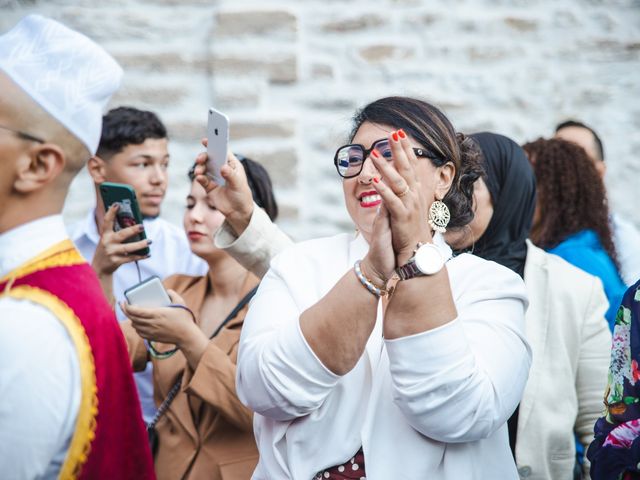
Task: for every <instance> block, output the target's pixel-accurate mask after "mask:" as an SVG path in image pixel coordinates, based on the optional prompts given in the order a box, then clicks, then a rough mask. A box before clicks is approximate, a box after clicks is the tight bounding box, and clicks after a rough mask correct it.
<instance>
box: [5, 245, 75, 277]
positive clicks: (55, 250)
mask: <svg viewBox="0 0 640 480" xmlns="http://www.w3.org/2000/svg"><path fill="white" fill-rule="evenodd" d="M81 263H86V260H85V259H84V258H83V257H82V255H80V252H78V250H77V249H76V247H75V245H74V244H73V242H72V241H71V240H69V239H67V240H63V241H61V242H59V243H56V244H55V245H53V246H52V247H50V248H48V249H46V250H45V251H44V252H42V253H41V254H39V255H38V256H36V257H34V258H32V259H31V260H27V261H26V262H25V263H23V264H22V265H20V266H19V267H18V268H16V269H15V270H12V271H11V272H9V273H8V274H7V275H5V276H4V277H2V278H0V283H4V282H11V284H12V283H13V281H14V280H15V279H18V278H22V277H26V276H27V275H29V274H31V273H35V272H38V271H40V270H45V269H47V268H53V267H69V266H72V265H79V264H81ZM7 288H8V289H9V285H8V286H7Z"/></svg>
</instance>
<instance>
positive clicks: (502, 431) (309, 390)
mask: <svg viewBox="0 0 640 480" xmlns="http://www.w3.org/2000/svg"><path fill="white" fill-rule="evenodd" d="M435 240H436V239H434V241H435ZM438 240H440V239H438ZM439 244H440V245H441V246H443V248H445V249H447V248H448V247H446V245H443V244H442V243H441V242H439ZM367 249H368V246H367V243H366V241H365V240H364V239H363V238H362V237H361V236H359V237H356V238H355V239H354V238H353V237H352V236H351V235H346V234H343V235H338V236H335V237H330V238H324V239H319V240H312V241H308V242H303V243H300V244H297V245H295V246H293V247H291V248H289V249H287V250H285V251H284V252H283V253H282V254H280V255H278V256H277V257H276V258H275V259H274V260H273V261H272V264H271V269H270V270H269V272H268V273H267V275H266V276H265V277H264V279H263V280H262V283H261V284H260V288H259V290H258V292H257V294H256V296H255V297H254V299H253V301H252V304H251V307H250V309H249V313H248V315H247V317H246V318H245V321H244V325H243V329H242V334H241V338H240V349H239V356H238V370H237V389H238V396H239V397H240V399H241V401H242V402H243V403H245V404H246V405H247V406H249V408H251V409H253V410H254V411H256V412H257V413H256V415H255V417H254V431H255V436H256V440H257V443H258V447H259V450H260V461H259V464H258V467H257V469H256V471H255V472H254V475H253V478H254V479H267V478H268V479H271V480H273V479H296V480H298V479H310V478H312V477H313V476H314V475H315V474H316V473H317V472H318V471H320V470H322V469H325V468H327V467H331V466H333V465H339V464H343V463H345V462H346V461H348V460H349V459H350V458H351V457H352V456H353V454H354V453H356V451H357V450H358V449H359V448H360V447H361V446H362V448H363V451H364V455H365V465H366V474H367V479H368V480H389V479H394V478H407V479H409V478H410V479H427V478H428V479H429V480H444V479H447V480H454V479H455V480H459V479H461V478H465V479H478V480H480V479H482V480H485V479H489V478H491V479H501V480H508V479H517V478H518V474H517V471H516V467H515V464H514V461H513V457H512V455H511V451H510V449H509V445H508V433H507V426H506V421H507V419H508V418H509V416H510V415H511V413H512V412H513V411H514V409H515V407H516V405H517V404H518V402H519V401H520V398H521V396H522V392H523V389H524V386H525V383H526V381H527V375H528V371H529V366H530V363H531V351H530V349H529V346H528V344H527V342H526V340H525V336H524V314H525V309H526V306H527V298H526V293H525V287H524V283H523V281H522V279H521V278H520V277H518V276H517V275H516V274H515V273H513V272H512V271H510V270H508V269H506V268H504V267H502V266H500V265H498V264H496V263H493V262H488V261H485V260H482V259H480V258H478V257H475V256H473V255H468V254H464V255H460V256H458V257H455V258H453V259H452V260H450V261H449V262H448V263H447V270H448V273H449V278H450V280H451V285H452V289H453V297H454V299H455V302H456V307H457V310H458V314H459V316H458V318H457V319H456V320H454V321H452V322H450V323H448V324H446V325H443V326H441V327H439V328H435V329H433V330H429V331H426V332H423V333H420V334H416V335H412V336H408V337H403V338H397V339H393V340H384V339H383V338H382V317H381V305H380V306H379V308H378V321H377V323H376V326H375V328H374V330H373V332H372V334H371V337H370V338H369V341H368V343H367V347H366V349H365V352H366V353H365V354H363V356H362V358H360V360H359V362H358V363H357V364H356V366H355V367H354V368H353V370H351V371H350V372H349V373H347V374H346V375H344V376H338V375H336V374H334V373H332V372H331V371H330V370H328V369H327V368H326V367H325V366H324V365H323V364H322V363H321V362H320V360H319V359H318V358H317V357H316V355H315V354H314V352H313V350H312V349H311V348H310V347H309V345H308V343H307V342H306V340H305V338H304V336H303V335H302V332H301V331H300V326H299V317H300V314H301V313H302V312H304V311H305V310H306V309H307V308H309V307H310V306H312V305H314V304H315V303H316V302H318V300H319V299H320V298H322V297H323V296H324V295H325V294H326V293H327V292H328V291H329V290H330V289H331V288H333V286H334V285H335V284H336V282H337V281H338V280H339V279H340V278H341V277H342V276H343V275H344V274H345V272H347V271H349V270H351V269H352V268H353V264H354V263H355V261H356V260H358V259H361V258H362V257H363V256H364V255H365V254H366V252H367ZM448 256H449V255H448V252H447V254H446V255H445V258H447V257H448ZM409 281H411V280H409ZM344 301H345V302H348V301H349V299H348V298H345V300H344Z"/></svg>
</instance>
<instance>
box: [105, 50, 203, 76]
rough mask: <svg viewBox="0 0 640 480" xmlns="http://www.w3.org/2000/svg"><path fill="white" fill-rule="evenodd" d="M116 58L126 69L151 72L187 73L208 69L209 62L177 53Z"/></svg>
mask: <svg viewBox="0 0 640 480" xmlns="http://www.w3.org/2000/svg"><path fill="white" fill-rule="evenodd" d="M113 55H114V57H115V58H116V60H117V61H118V63H120V65H121V66H122V67H123V68H124V69H125V70H127V69H134V70H142V71H149V72H162V73H164V72H185V71H199V72H204V71H206V69H207V61H206V60H205V59H204V58H203V57H200V56H198V55H195V54H194V55H193V56H188V55H184V54H182V53H177V52H158V53H118V52H115V53H114V54H113Z"/></svg>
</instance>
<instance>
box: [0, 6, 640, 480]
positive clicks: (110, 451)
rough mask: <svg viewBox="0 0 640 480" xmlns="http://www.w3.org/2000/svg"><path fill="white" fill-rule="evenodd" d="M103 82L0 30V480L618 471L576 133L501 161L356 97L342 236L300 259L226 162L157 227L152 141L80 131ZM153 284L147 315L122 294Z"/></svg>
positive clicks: (622, 290)
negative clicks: (163, 299)
mask: <svg viewBox="0 0 640 480" xmlns="http://www.w3.org/2000/svg"><path fill="white" fill-rule="evenodd" d="M121 75H122V70H121V69H120V67H119V66H118V64H117V63H116V62H115V61H114V60H113V59H112V58H111V57H110V56H109V55H108V54H107V53H106V52H105V51H104V50H103V49H102V48H101V47H100V46H98V45H97V44H96V43H94V42H93V41H92V40H90V39H89V38H87V37H85V36H84V35H82V34H80V33H78V32H76V31H74V30H71V29H69V28H67V27H65V26H64V25H62V24H60V23H58V22H56V21H53V20H50V19H47V18H44V17H40V16H35V15H32V16H28V17H26V18H24V19H23V20H21V21H20V22H19V23H18V24H17V25H16V26H15V27H14V28H13V29H12V30H10V31H9V32H7V33H5V34H4V35H2V36H0V161H1V162H2V166H3V168H2V170H0V205H2V207H1V209H0V364H1V365H2V368H1V369H0V397H1V398H2V402H0V472H2V474H1V476H2V478H7V479H40V478H42V479H49V478H58V477H59V478H65V479H66V478H87V479H102V478H104V479H115V478H117V479H154V478H159V479H167V480H168V479H213V480H218V479H220V480H229V479H249V478H253V479H256V480H260V479H293V480H322V479H364V478H368V479H370V480H376V479H384V480H387V479H391V478H406V479H411V480H413V479H415V480H418V479H434V480H436V479H440V480H453V479H456V480H458V479H461V478H465V479H479V480H480V479H482V480H485V479H500V480H502V479H517V478H529V479H536V480H548V479H552V480H554V479H571V478H574V479H579V478H584V479H587V478H593V479H594V480H601V479H606V480H628V479H632V478H640V383H638V381H639V380H640V367H639V366H638V362H640V307H639V306H638V302H640V293H639V292H640V232H638V230H637V229H636V228H635V227H634V226H633V224H632V223H631V222H630V221H629V220H626V219H622V218H620V217H619V216H618V215H614V214H612V213H611V211H610V209H609V206H608V203H607V194H606V190H605V186H604V173H605V163H604V158H605V156H604V148H603V143H602V141H601V139H600V138H599V137H598V135H597V134H596V132H595V131H594V130H592V129H591V128H590V127H588V126H587V125H585V124H583V123H581V122H578V121H568V122H564V123H562V124H560V125H558V127H557V129H556V132H555V135H554V136H553V138H546V139H544V138H540V139H538V140H535V141H533V142H530V143H526V144H524V145H523V146H520V145H518V144H517V143H516V142H514V141H513V140H512V139H510V138H508V137H506V136H503V135H500V134H498V133H493V132H480V133H469V134H462V133H460V132H458V131H457V130H456V129H455V128H454V126H453V125H452V124H451V122H450V120H449V119H448V118H447V117H446V116H445V115H444V113H443V112H442V111H440V110H439V109H438V108H437V107H436V106H434V105H433V104H431V103H429V102H427V101H424V100H421V99H416V98H409V97H399V96H395V97H385V98H380V99H377V100H374V101H372V102H370V103H369V104H367V105H365V106H363V107H362V108H360V109H359V110H358V111H357V112H355V113H354V116H353V125H352V130H351V131H350V132H345V137H346V138H347V140H346V142H345V144H344V145H342V146H339V147H338V148H337V149H336V151H335V155H334V158H333V163H334V166H333V167H331V165H330V164H329V162H327V168H335V170H336V173H337V175H336V177H335V180H336V181H339V182H341V184H342V187H343V192H344V205H345V208H346V211H347V212H348V214H349V216H350V218H351V220H352V221H353V225H354V231H352V232H346V233H342V234H339V235H335V236H332V237H326V238H319V239H313V240H308V241H304V242H298V243H296V242H294V241H292V240H291V239H290V238H289V237H288V236H287V235H286V234H285V233H284V232H282V231H281V230H280V229H279V227H278V226H277V225H276V224H275V223H274V221H275V220H276V218H277V215H278V205H277V203H276V200H275V197H274V193H273V189H272V183H271V179H270V177H269V174H268V172H267V171H266V170H265V169H264V167H262V166H261V165H260V163H259V162H257V161H254V160H252V159H249V158H244V157H242V156H241V155H236V154H233V153H231V152H230V153H229V154H228V156H227V158H226V162H225V164H224V166H223V167H222V170H221V174H222V176H223V178H224V179H225V181H226V183H225V185H219V184H217V183H216V182H215V181H213V180H212V176H211V172H210V171H209V168H210V167H209V162H208V157H207V154H206V153H201V154H200V155H198V156H197V158H196V159H195V160H194V163H193V166H192V167H191V168H190V169H189V171H188V172H185V174H186V175H188V177H189V179H190V182H191V183H190V187H189V190H188V191H186V192H184V194H185V212H184V224H183V229H180V228H178V227H176V226H174V225H172V224H171V223H169V222H167V221H166V220H163V219H162V218H160V217H159V215H160V212H161V207H162V203H163V200H164V196H165V193H166V190H167V186H168V181H169V177H168V174H167V167H168V164H169V153H168V141H169V140H168V138H169V136H168V133H167V129H166V128H165V126H164V125H163V123H162V121H161V120H160V118H158V116H157V115H156V114H154V113H152V112H148V111H143V110H140V109H137V108H133V107H128V106H121V107H117V108H113V109H111V110H109V111H108V112H107V113H106V114H104V115H103V113H104V112H103V111H104V109H105V107H106V105H107V103H108V102H109V99H110V97H111V95H112V94H113V93H114V92H115V91H116V90H117V88H118V86H119V83H120V78H121ZM43 78H46V81H42V79H43ZM202 143H203V145H204V146H205V147H206V145H207V140H206V139H203V142H202ZM257 160H259V159H257ZM84 166H87V168H88V171H89V174H90V175H91V178H92V180H93V182H94V184H95V200H96V202H95V205H96V206H95V208H91V209H90V210H89V211H88V212H87V214H86V217H85V218H84V219H83V220H81V221H80V222H78V223H77V224H75V225H66V226H65V225H64V222H63V219H62V216H61V211H62V208H63V205H64V201H65V197H66V194H67V192H68V189H69V186H70V183H71V181H72V179H73V178H74V177H75V175H76V174H77V173H78V171H79V170H80V169H81V168H83V167H84ZM105 182H115V183H122V184H127V185H130V186H131V187H132V188H133V190H134V191H135V194H136V198H137V199H138V202H139V207H140V211H141V214H142V216H143V222H142V224H140V225H138V224H136V225H132V226H129V227H126V228H121V229H118V228H114V226H115V223H116V217H117V210H118V207H117V206H111V207H109V208H105V204H104V203H103V200H102V198H101V195H100V186H101V185H103V184H104V183H105ZM141 231H144V232H145V234H146V238H145V239H142V240H137V241H131V239H132V238H133V237H135V236H136V235H138V234H139V233H140V232H141ZM147 248H148V252H149V253H142V250H143V249H147ZM153 276H157V277H159V278H160V279H162V281H163V285H164V288H165V289H166V291H167V292H168V296H169V298H170V305H168V306H140V305H136V304H133V303H132V304H130V303H128V302H127V301H126V299H125V295H124V292H125V290H126V289H127V288H129V287H131V286H133V285H135V284H137V283H138V282H140V281H141V280H143V279H147V278H150V277H153ZM133 372H136V373H135V374H134V373H133Z"/></svg>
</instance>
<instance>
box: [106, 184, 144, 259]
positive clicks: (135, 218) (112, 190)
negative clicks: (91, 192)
mask: <svg viewBox="0 0 640 480" xmlns="http://www.w3.org/2000/svg"><path fill="white" fill-rule="evenodd" d="M100 195H101V196H102V202H103V203H104V208H105V211H106V210H109V207H111V205H113V204H114V203H117V204H118V212H117V213H116V221H115V224H114V227H113V229H114V231H116V232H117V231H118V230H122V229H123V228H127V227H131V226H133V225H137V224H142V215H141V214H140V207H139V206H138V200H137V199H136V192H135V190H134V189H133V188H132V187H131V186H130V185H126V184H124V183H111V182H104V183H102V184H101V185H100ZM146 238H147V236H146V235H145V233H144V231H142V232H140V233H138V234H136V235H132V236H131V237H129V238H127V239H126V240H125V241H124V243H133V242H138V241H141V240H145V239H146ZM149 253H150V250H149V247H145V248H142V249H140V250H136V251H135V252H133V254H134V255H149Z"/></svg>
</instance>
